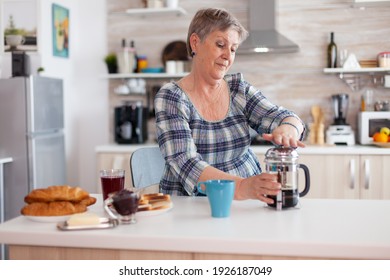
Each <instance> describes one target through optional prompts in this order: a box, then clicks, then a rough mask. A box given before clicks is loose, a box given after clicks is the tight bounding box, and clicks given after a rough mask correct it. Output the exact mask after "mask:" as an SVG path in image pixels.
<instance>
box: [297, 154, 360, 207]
mask: <svg viewBox="0 0 390 280" xmlns="http://www.w3.org/2000/svg"><path fill="white" fill-rule="evenodd" d="M299 163H303V164H305V165H306V166H307V167H308V168H309V170H310V181H311V182H310V191H309V193H308V194H307V195H306V197H308V198H350V199H354V198H359V156H356V155H300V157H299ZM301 178H302V179H301ZM303 178H304V176H303V172H300V174H299V186H300V189H302V188H303V184H304V179H303Z"/></svg>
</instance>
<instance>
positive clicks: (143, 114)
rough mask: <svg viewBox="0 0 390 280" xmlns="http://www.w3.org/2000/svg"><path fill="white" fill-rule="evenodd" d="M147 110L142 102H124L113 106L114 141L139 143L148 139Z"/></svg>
mask: <svg viewBox="0 0 390 280" xmlns="http://www.w3.org/2000/svg"><path fill="white" fill-rule="evenodd" d="M148 116H149V110H148V108H147V107H143V106H142V102H135V103H132V102H126V103H125V104H124V105H123V106H120V107H116V108H115V125H114V129H115V132H114V133H115V142H116V143H118V144H141V143H144V142H145V141H146V140H147V139H148Z"/></svg>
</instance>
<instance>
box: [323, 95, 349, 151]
mask: <svg viewBox="0 0 390 280" xmlns="http://www.w3.org/2000/svg"><path fill="white" fill-rule="evenodd" d="M332 102H333V108H334V115H335V117H334V122H333V124H332V125H330V126H329V128H328V130H327V131H326V143H327V144H330V145H355V133H354V132H353V130H352V128H351V126H350V125H349V124H347V122H346V117H347V112H348V94H335V95H332Z"/></svg>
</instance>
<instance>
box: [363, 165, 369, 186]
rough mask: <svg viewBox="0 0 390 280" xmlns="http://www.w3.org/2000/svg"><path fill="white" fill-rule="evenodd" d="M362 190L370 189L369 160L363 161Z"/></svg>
mask: <svg viewBox="0 0 390 280" xmlns="http://www.w3.org/2000/svg"><path fill="white" fill-rule="evenodd" d="M364 188H365V189H366V190H368V189H369V188H370V160H369V159H365V160H364Z"/></svg>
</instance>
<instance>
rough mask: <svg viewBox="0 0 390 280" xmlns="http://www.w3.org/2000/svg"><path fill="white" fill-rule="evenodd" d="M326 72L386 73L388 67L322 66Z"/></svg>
mask: <svg viewBox="0 0 390 280" xmlns="http://www.w3.org/2000/svg"><path fill="white" fill-rule="evenodd" d="M324 73H326V74H353V73H358V74H371V73H375V74H376V73H377V74H386V73H390V68H383V67H373V68H359V69H344V68H324Z"/></svg>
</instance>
